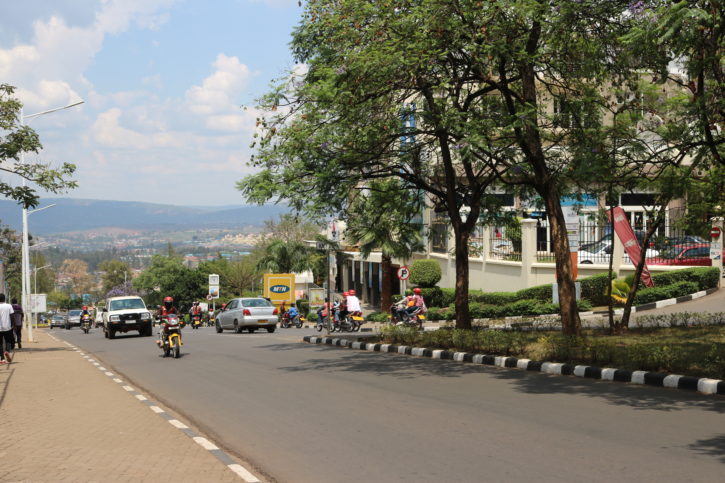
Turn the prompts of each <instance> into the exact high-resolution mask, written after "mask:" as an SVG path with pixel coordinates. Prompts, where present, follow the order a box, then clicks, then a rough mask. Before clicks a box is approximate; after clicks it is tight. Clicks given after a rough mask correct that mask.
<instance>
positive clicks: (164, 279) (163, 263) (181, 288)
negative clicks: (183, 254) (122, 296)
mask: <svg viewBox="0 0 725 483" xmlns="http://www.w3.org/2000/svg"><path fill="white" fill-rule="evenodd" d="M207 282H208V279H207V278H206V275H204V274H203V273H202V272H200V271H198V270H192V269H190V268H187V267H185V266H184V265H183V264H182V263H181V259H180V258H177V257H165V256H162V255H154V256H153V257H152V258H151V266H149V268H147V269H146V270H144V271H143V272H142V273H141V275H139V276H138V277H137V278H135V279H134V280H133V287H134V288H135V289H137V290H139V291H141V292H142V293H144V294H145V297H146V302H147V303H148V304H149V305H152V306H153V305H160V304H161V302H162V300H163V298H164V297H167V296H170V297H173V298H174V304H175V305H176V306H177V307H179V308H180V309H182V310H183V309H184V308H187V307H189V306H190V305H191V303H192V302H193V301H195V300H199V299H200V298H202V297H204V296H205V295H206V293H207V285H206V284H207Z"/></svg>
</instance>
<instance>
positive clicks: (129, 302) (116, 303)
mask: <svg viewBox="0 0 725 483" xmlns="http://www.w3.org/2000/svg"><path fill="white" fill-rule="evenodd" d="M145 308H146V306H145V305H144V303H143V300H141V299H121V300H111V307H110V309H111V310H128V309H145Z"/></svg>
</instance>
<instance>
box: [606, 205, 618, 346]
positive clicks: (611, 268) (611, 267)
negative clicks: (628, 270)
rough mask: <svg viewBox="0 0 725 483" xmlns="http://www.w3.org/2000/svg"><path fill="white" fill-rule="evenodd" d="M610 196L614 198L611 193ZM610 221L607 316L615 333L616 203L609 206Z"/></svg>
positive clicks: (611, 330)
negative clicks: (613, 283) (613, 284)
mask: <svg viewBox="0 0 725 483" xmlns="http://www.w3.org/2000/svg"><path fill="white" fill-rule="evenodd" d="M609 198H610V199H611V198H613V196H612V195H611V193H610V196H609ZM609 220H610V221H609V223H610V225H611V226H612V231H611V233H612V245H611V247H612V249H611V253H610V254H609V270H608V271H607V274H608V278H607V281H608V282H609V283H608V285H607V317H608V318H609V331H610V332H611V333H612V334H614V333H616V327H615V324H614V303H613V300H612V272H613V271H614V243H615V242H616V238H617V234H616V233H614V204H612V205H611V206H610V207H609Z"/></svg>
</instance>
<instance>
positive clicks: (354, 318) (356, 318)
mask: <svg viewBox="0 0 725 483" xmlns="http://www.w3.org/2000/svg"><path fill="white" fill-rule="evenodd" d="M352 320H363V318H362V317H358V316H356V315H354V316H353V317H352Z"/></svg>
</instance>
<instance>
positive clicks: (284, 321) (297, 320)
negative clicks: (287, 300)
mask: <svg viewBox="0 0 725 483" xmlns="http://www.w3.org/2000/svg"><path fill="white" fill-rule="evenodd" d="M305 321H306V319H305V316H304V315H302V314H297V315H295V316H294V317H292V318H291V319H290V316H289V312H285V313H284V315H282V318H281V319H280V321H279V326H280V327H282V328H283V329H287V328H289V327H291V326H293V325H294V326H295V327H297V328H298V329H301V328H302V324H304V323H305Z"/></svg>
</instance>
